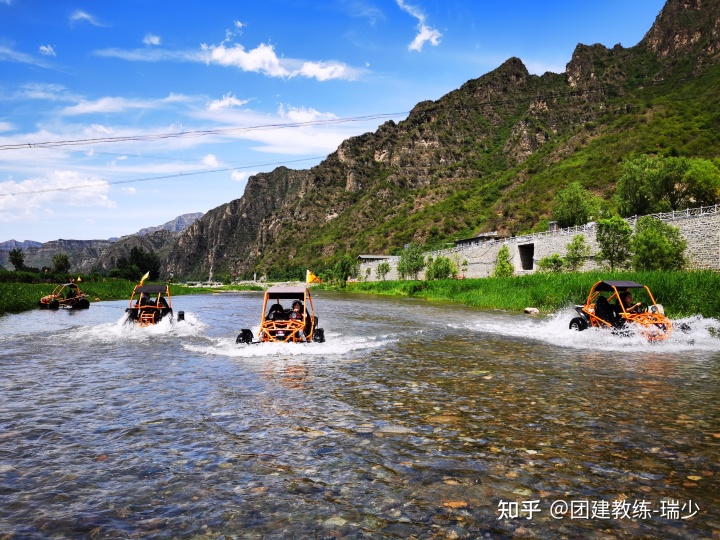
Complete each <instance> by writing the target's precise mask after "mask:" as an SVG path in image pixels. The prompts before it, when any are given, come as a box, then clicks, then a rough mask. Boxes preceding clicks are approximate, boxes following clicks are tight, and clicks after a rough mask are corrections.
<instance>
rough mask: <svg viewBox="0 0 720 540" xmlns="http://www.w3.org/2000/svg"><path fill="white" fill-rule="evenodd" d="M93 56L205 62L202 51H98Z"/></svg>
mask: <svg viewBox="0 0 720 540" xmlns="http://www.w3.org/2000/svg"><path fill="white" fill-rule="evenodd" d="M92 54H94V55H95V56H102V57H105V58H120V59H121V60H127V61H129V62H206V59H207V54H205V53H203V52H202V51H168V50H165V49H151V48H144V49H131V50H127V49H115V48H110V49H99V50H97V51H93V52H92Z"/></svg>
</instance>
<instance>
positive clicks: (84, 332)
mask: <svg viewBox="0 0 720 540" xmlns="http://www.w3.org/2000/svg"><path fill="white" fill-rule="evenodd" d="M126 321H127V315H125V314H123V316H122V317H120V318H119V319H117V320H116V321H115V322H112V323H106V324H100V325H97V326H90V327H80V328H78V329H76V330H75V333H76V334H77V336H78V338H83V339H90V340H96V341H99V342H103V343H113V342H124V341H127V340H129V339H131V340H133V341H140V342H142V341H152V340H155V339H157V338H159V337H164V336H168V337H190V336H198V335H201V334H202V333H203V331H204V330H205V329H206V328H207V325H206V324H204V323H203V322H202V321H200V320H199V319H198V318H197V317H196V316H195V315H194V314H193V313H189V312H185V320H184V321H178V320H177V317H175V318H172V319H171V318H169V317H165V318H164V319H163V320H161V321H160V322H159V323H157V324H154V325H150V326H140V325H139V324H134V323H128V322H126Z"/></svg>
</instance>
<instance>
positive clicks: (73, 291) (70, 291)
mask: <svg viewBox="0 0 720 540" xmlns="http://www.w3.org/2000/svg"><path fill="white" fill-rule="evenodd" d="M76 296H77V290H76V289H75V287H70V288H69V289H68V292H67V294H66V295H65V298H67V299H68V300H70V299H71V298H75V297H76Z"/></svg>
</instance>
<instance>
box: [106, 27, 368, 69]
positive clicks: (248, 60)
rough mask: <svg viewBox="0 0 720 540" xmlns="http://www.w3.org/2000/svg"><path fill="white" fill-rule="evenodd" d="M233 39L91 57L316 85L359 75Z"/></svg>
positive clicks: (332, 64) (338, 64)
mask: <svg viewBox="0 0 720 540" xmlns="http://www.w3.org/2000/svg"><path fill="white" fill-rule="evenodd" d="M235 26H236V28H238V29H239V28H243V27H244V26H245V25H244V24H243V23H241V22H240V21H235ZM234 35H235V32H233V31H230V30H228V31H227V34H226V36H225V39H224V40H223V41H222V42H221V43H220V44H218V45H207V44H205V43H203V44H202V45H201V46H200V50H199V51H188V50H184V51H171V50H163V49H155V48H152V49H151V48H145V49H133V50H125V49H116V48H110V49H99V50H96V51H93V53H92V54H94V55H96V56H103V57H110V58H120V59H122V60H128V61H131V62H165V61H170V62H203V63H205V64H208V65H211V64H213V65H219V66H224V67H235V68H238V69H240V70H242V71H246V72H250V73H260V74H262V75H265V76H268V77H280V78H283V77H285V78H292V77H297V76H300V77H306V78H308V79H317V80H318V81H328V80H331V79H343V80H355V79H357V78H358V76H359V75H360V74H361V73H362V71H363V70H361V69H357V68H353V67H350V66H348V65H346V64H344V63H342V62H337V61H325V60H321V61H308V60H301V59H297V58H286V57H284V56H282V57H279V56H278V55H277V53H276V52H275V48H274V47H273V46H272V45H267V44H265V43H261V44H260V45H258V46H257V47H255V48H254V49H249V50H247V49H246V48H245V47H244V46H243V45H241V44H239V43H235V44H230V43H229V42H230V41H231V40H232V39H233V37H234ZM148 36H150V34H148ZM153 37H154V36H153ZM146 40H147V37H146ZM146 43H147V41H146ZM153 44H159V38H158V43H153Z"/></svg>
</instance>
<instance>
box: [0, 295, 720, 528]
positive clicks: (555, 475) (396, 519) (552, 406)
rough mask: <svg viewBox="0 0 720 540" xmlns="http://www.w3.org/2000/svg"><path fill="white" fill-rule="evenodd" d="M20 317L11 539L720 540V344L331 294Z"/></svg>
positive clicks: (8, 508)
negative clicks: (306, 311) (272, 339)
mask: <svg viewBox="0 0 720 540" xmlns="http://www.w3.org/2000/svg"><path fill="white" fill-rule="evenodd" d="M173 300H174V302H173V303H174V306H173V307H174V308H175V311H176V312H177V311H178V310H183V311H185V313H186V320H185V321H183V322H177V321H169V320H165V321H163V322H161V324H159V325H158V326H156V327H150V328H138V327H131V326H127V325H124V324H123V316H124V308H125V307H126V305H127V302H126V301H122V302H96V303H93V304H92V306H91V308H90V309H89V310H86V311H81V312H67V311H59V312H51V311H41V310H37V311H31V312H26V313H22V314H18V315H8V316H5V317H0V373H1V375H2V376H1V377H0V538H2V539H3V540H9V539H26V538H28V539H32V538H192V539H220V538H225V539H230V538H258V539H259V538H263V539H275V538H277V539H281V538H348V539H350V538H411V537H412V538H423V539H426V538H427V539H430V538H432V539H436V538H460V539H462V538H472V539H475V538H526V537H527V538H541V539H554V538H561V537H563V538H598V539H599V538H664V539H665V538H669V539H675V538H677V539H686V538H718V537H720V465H719V463H720V414H719V411H720V405H719V404H720V337H718V333H717V331H716V329H717V328H719V327H720V322H718V321H716V320H712V319H702V318H700V317H697V318H693V319H690V320H686V322H688V323H689V324H690V325H691V330H690V332H689V333H682V332H676V334H674V335H673V336H672V338H671V339H670V340H668V341H667V342H663V343H655V344H649V343H646V342H645V341H644V340H643V339H642V338H640V337H637V338H635V337H620V336H613V335H610V334H607V333H602V332H596V331H592V330H590V331H585V332H581V333H575V332H571V331H570V330H568V329H567V325H568V322H569V320H570V318H571V317H572V313H571V311H570V310H568V311H567V312H563V313H558V314H556V315H554V316H549V317H530V316H527V315H518V314H510V313H505V312H501V311H480V310H474V309H469V308H465V307H461V306H457V305H451V304H443V303H429V302H425V301H421V300H415V299H398V298H379V297H373V296H366V295H343V294H334V293H323V292H320V293H318V294H317V295H316V297H315V307H316V311H317V314H318V315H319V317H320V326H321V327H323V328H325V334H326V339H327V341H326V342H325V343H309V344H296V345H289V344H288V345H277V344H254V345H242V346H241V345H236V344H235V336H236V335H237V333H238V331H239V329H240V328H242V327H248V328H250V327H254V330H255V331H256V330H257V325H258V323H259V315H260V313H259V310H260V308H261V300H262V297H261V295H260V294H259V293H237V294H233V293H223V294H216V295H195V296H179V297H176V298H174V299H173Z"/></svg>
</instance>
